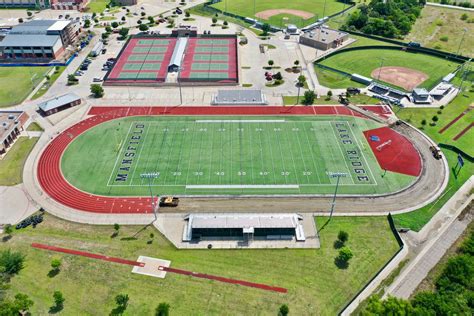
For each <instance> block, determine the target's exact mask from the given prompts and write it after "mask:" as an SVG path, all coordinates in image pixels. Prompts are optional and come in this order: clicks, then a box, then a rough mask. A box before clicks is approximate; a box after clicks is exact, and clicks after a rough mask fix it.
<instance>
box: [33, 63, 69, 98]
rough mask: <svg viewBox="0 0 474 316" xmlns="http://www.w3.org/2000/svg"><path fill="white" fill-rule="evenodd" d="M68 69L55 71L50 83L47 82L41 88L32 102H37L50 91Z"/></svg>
mask: <svg viewBox="0 0 474 316" xmlns="http://www.w3.org/2000/svg"><path fill="white" fill-rule="evenodd" d="M65 69H66V67H59V70H55V71H54V73H53V74H52V75H51V77H50V78H49V80H48V81H46V82H45V83H44V84H43V86H42V87H41V88H39V90H38V91H36V93H35V94H34V95H33V96H32V97H31V99H32V100H36V99H38V98H40V97H42V96H43V95H44V94H45V93H46V92H47V91H48V89H49V88H50V87H51V86H52V85H53V84H54V83H55V82H56V80H58V78H59V76H61V74H62V73H63V71H64V70H65Z"/></svg>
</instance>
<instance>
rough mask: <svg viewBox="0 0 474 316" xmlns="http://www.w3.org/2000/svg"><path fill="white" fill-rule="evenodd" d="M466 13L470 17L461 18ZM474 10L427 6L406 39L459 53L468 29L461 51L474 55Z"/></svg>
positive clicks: (464, 53) (461, 52)
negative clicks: (469, 21)
mask: <svg viewBox="0 0 474 316" xmlns="http://www.w3.org/2000/svg"><path fill="white" fill-rule="evenodd" d="M463 14H466V15H467V16H468V18H467V19H466V20H461V16H462V15H463ZM469 19H471V20H473V19H474V12H472V11H466V10H461V9H449V8H441V7H433V6H429V5H427V6H425V7H424V8H423V10H422V11H421V17H420V18H418V19H417V20H416V23H415V25H414V26H413V27H412V31H411V32H410V34H408V35H407V36H406V37H405V40H406V41H414V42H419V43H421V44H422V45H423V46H425V47H429V48H435V49H440V50H443V51H446V52H450V53H457V50H458V48H459V44H460V43H461V39H462V37H463V34H464V29H466V36H464V40H463V43H462V45H461V47H460V50H459V53H460V54H461V55H463V56H469V57H474V36H472V34H474V23H468V20H469Z"/></svg>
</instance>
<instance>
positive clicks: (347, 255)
mask: <svg viewBox="0 0 474 316" xmlns="http://www.w3.org/2000/svg"><path fill="white" fill-rule="evenodd" d="M353 256H354V254H353V253H352V250H351V249H350V248H349V247H347V246H344V247H342V248H341V249H340V250H339V255H338V256H337V259H338V260H340V261H342V262H349V260H351V258H352V257H353Z"/></svg>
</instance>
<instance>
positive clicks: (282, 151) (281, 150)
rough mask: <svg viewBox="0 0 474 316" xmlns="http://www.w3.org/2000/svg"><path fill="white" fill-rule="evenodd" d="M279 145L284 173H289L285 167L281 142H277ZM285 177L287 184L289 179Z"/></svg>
mask: <svg viewBox="0 0 474 316" xmlns="http://www.w3.org/2000/svg"><path fill="white" fill-rule="evenodd" d="M277 128H279V127H277ZM273 134H275V133H273ZM277 143H278V147H279V148H280V157H281V162H282V164H283V172H287V170H286V167H285V162H284V159H283V151H282V150H281V142H279V141H278V140H277ZM283 177H284V178H285V184H286V183H288V178H287V177H286V176H283Z"/></svg>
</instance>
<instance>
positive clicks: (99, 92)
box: [91, 84, 104, 98]
mask: <svg viewBox="0 0 474 316" xmlns="http://www.w3.org/2000/svg"><path fill="white" fill-rule="evenodd" d="M91 93H92V95H93V96H94V98H102V97H103V96H104V88H102V86H101V85H100V84H91Z"/></svg>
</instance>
